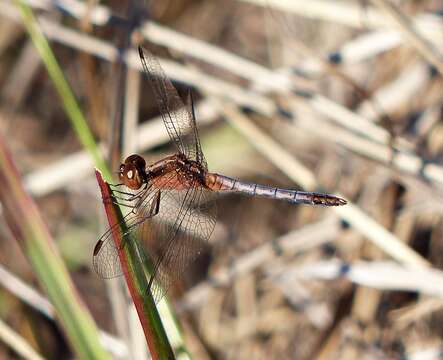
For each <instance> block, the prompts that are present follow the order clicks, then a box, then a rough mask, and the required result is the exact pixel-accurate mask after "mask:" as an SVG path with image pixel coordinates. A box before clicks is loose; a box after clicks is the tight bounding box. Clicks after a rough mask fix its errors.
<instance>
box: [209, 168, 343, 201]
mask: <svg viewBox="0 0 443 360" xmlns="http://www.w3.org/2000/svg"><path fill="white" fill-rule="evenodd" d="M206 185H207V186H208V187H209V188H210V189H212V190H216V191H233V192H240V193H244V194H248V195H251V196H261V197H267V198H271V199H278V200H284V201H287V202H289V203H292V204H310V205H324V206H339V205H345V204H346V200H344V199H342V198H339V197H337V196H333V195H328V194H321V193H314V192H304V191H297V190H287V189H281V188H277V187H272V186H266V185H260V184H254V183H247V182H243V181H239V180H236V179H233V178H230V177H228V176H224V175H219V174H207V176H206Z"/></svg>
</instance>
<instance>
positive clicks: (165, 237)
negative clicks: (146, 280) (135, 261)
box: [142, 187, 216, 302]
mask: <svg viewBox="0 0 443 360" xmlns="http://www.w3.org/2000/svg"><path fill="white" fill-rule="evenodd" d="M215 196H216V193H214V192H212V191H210V190H207V189H205V188H203V187H193V188H190V189H188V190H183V191H176V190H163V191H162V195H161V202H160V211H159V213H158V214H157V215H156V216H155V217H153V218H152V219H150V221H149V222H146V223H144V224H143V226H142V227H143V230H142V232H143V237H144V239H143V241H144V243H145V244H146V247H147V248H148V252H149V254H151V255H152V260H153V263H154V273H153V281H150V282H152V284H151V288H150V290H151V293H152V296H153V298H154V300H155V302H158V301H160V300H161V298H162V297H163V296H164V294H165V293H166V292H167V291H168V289H169V288H170V286H171V285H172V284H173V283H174V282H175V281H177V280H178V279H179V278H180V277H181V276H182V274H183V273H184V271H185V269H186V268H187V267H188V266H189V264H190V263H191V262H193V261H194V260H195V258H196V257H197V256H198V255H199V254H200V253H201V251H202V250H203V249H204V247H205V244H206V242H207V240H208V239H209V237H210V236H211V233H212V231H213V230H214V227H215V223H216V208H215ZM154 244H156V245H157V246H156V247H155V248H153V245H154Z"/></svg>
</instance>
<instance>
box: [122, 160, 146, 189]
mask: <svg viewBox="0 0 443 360" xmlns="http://www.w3.org/2000/svg"><path fill="white" fill-rule="evenodd" d="M145 169H146V162H145V160H144V159H143V158H142V157H141V156H140V155H137V154H134V155H130V156H128V157H127V158H126V159H125V162H124V163H123V164H121V165H120V171H119V173H118V177H119V179H120V181H121V182H122V183H123V184H125V185H126V186H127V187H128V188H130V189H132V190H138V189H140V187H141V186H142V185H143V183H144V182H145V181H146V172H145V171H146V170H145Z"/></svg>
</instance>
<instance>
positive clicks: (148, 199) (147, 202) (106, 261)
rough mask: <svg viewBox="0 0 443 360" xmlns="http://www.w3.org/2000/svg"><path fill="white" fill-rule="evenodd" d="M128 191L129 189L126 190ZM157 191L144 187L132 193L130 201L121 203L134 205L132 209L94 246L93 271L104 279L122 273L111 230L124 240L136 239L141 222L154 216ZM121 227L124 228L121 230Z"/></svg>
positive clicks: (117, 250)
mask: <svg viewBox="0 0 443 360" xmlns="http://www.w3.org/2000/svg"><path fill="white" fill-rule="evenodd" d="M128 191H129V190H128ZM157 196H158V195H157V192H156V191H155V190H154V189H146V190H143V191H140V192H138V193H137V195H135V194H134V198H133V199H132V200H131V201H126V202H124V203H123V204H122V205H125V206H135V205H136V204H137V206H136V207H134V208H133V210H132V211H131V212H130V213H128V214H127V215H126V216H124V218H123V220H122V222H120V223H118V224H115V225H114V226H113V227H110V228H108V230H107V231H106V232H105V233H104V234H103V235H102V236H101V237H100V239H99V240H98V242H97V244H96V245H95V248H94V254H93V258H92V264H93V267H94V270H95V272H96V273H97V274H98V275H99V276H100V277H102V278H104V279H111V278H114V277H118V276H121V275H123V270H122V268H121V265H120V259H119V255H118V254H119V249H118V248H117V246H116V244H115V242H114V239H113V232H118V233H119V234H120V235H121V237H122V238H123V239H124V241H136V238H137V234H138V229H139V228H140V226H141V224H143V222H145V221H147V220H148V219H149V218H151V217H152V216H154V213H153V211H152V209H155V204H154V202H156V201H157ZM122 229H126V231H125V232H122Z"/></svg>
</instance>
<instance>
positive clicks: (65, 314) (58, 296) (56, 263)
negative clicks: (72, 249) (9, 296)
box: [0, 137, 107, 359]
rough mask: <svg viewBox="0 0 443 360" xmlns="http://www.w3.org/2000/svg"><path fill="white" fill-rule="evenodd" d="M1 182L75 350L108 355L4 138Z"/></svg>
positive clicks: (14, 226)
mask: <svg viewBox="0 0 443 360" xmlns="http://www.w3.org/2000/svg"><path fill="white" fill-rule="evenodd" d="M0 183H1V184H2V186H0V201H1V203H2V209H3V214H4V217H5V219H6V222H7V224H8V226H9V228H10V229H11V232H12V233H13V235H14V237H15V238H16V240H17V241H18V243H19V245H20V247H21V248H22V249H23V252H24V253H25V254H26V256H27V258H28V259H29V261H30V263H31V265H32V266H33V268H34V270H35V272H36V275H37V277H38V279H39V280H40V282H41V283H42V285H43V287H44V289H45V291H46V293H47V294H48V297H49V299H50V300H51V302H52V304H53V305H54V307H55V309H56V311H57V314H58V317H59V319H60V321H61V323H62V325H63V329H64V331H65V332H66V336H67V337H68V339H69V341H70V342H71V344H72V347H73V349H74V351H75V352H76V353H77V355H78V357H79V358H81V359H105V358H107V354H106V352H105V351H104V350H103V348H102V346H101V345H100V342H99V337H98V331H97V328H96V326H95V323H94V321H93V319H92V317H91V315H90V314H89V312H88V310H87V308H86V307H85V305H84V304H83V302H82V301H81V298H80V296H79V294H78V293H77V291H76V289H75V287H74V284H73V283H72V281H71V278H70V277H69V274H68V271H67V269H66V267H65V266H64V263H63V260H62V259H61V257H60V255H59V253H58V251H57V247H56V245H55V244H54V241H53V239H52V237H51V235H50V234H49V231H48V229H47V226H46V224H45V223H44V221H43V219H42V218H41V216H40V213H39V211H38V209H37V207H36V205H35V203H34V202H33V200H32V198H31V197H30V196H29V195H28V194H27V193H26V191H25V189H24V187H23V184H22V182H21V179H20V174H19V173H18V171H17V168H16V167H15V165H14V163H13V160H12V157H11V155H10V153H9V151H8V149H7V148H6V144H5V143H4V140H3V139H2V138H1V137H0Z"/></svg>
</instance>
